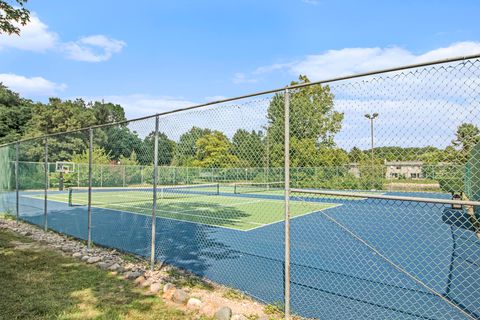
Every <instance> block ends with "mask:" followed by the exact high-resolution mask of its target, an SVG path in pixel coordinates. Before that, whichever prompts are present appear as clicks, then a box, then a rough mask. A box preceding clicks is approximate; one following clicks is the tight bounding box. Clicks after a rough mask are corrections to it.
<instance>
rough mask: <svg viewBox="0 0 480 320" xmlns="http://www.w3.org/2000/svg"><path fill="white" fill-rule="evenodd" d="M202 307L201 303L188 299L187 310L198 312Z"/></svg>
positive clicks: (195, 299)
mask: <svg viewBox="0 0 480 320" xmlns="http://www.w3.org/2000/svg"><path fill="white" fill-rule="evenodd" d="M201 306H202V301H200V300H199V299H197V298H190V299H188V302H187V308H188V309H190V310H200V307H201Z"/></svg>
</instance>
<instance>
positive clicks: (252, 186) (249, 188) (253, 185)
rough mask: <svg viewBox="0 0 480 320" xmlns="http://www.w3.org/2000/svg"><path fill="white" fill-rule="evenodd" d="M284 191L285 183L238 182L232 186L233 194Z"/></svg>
mask: <svg viewBox="0 0 480 320" xmlns="http://www.w3.org/2000/svg"><path fill="white" fill-rule="evenodd" d="M284 189H285V182H283V181H281V182H239V183H234V184H233V190H234V191H233V192H234V193H236V194H241V193H257V192H269V191H278V190H284Z"/></svg>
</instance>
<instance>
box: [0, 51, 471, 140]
mask: <svg viewBox="0 0 480 320" xmlns="http://www.w3.org/2000/svg"><path fill="white" fill-rule="evenodd" d="M478 58H480V53H478V54H474V55H467V56H461V57H454V58H449V59H442V60H433V61H428V62H424V63H417V64H410V65H404V66H400V67H395V68H387V69H381V70H375V71H370V72H364V73H357V74H353V75H348V76H343V77H336V78H330V79H324V80H320V81H315V82H309V83H301V84H297V85H293V86H287V87H283V88H277V89H271V90H265V91H258V92H255V93H251V94H246V95H242V96H237V97H233V98H227V99H221V100H215V101H211V102H207V103H202V104H197V105H192V106H190V107H186V108H180V109H175V110H171V111H166V112H162V113H157V114H153V115H149V116H144V117H140V118H134V119H129V120H124V121H118V122H111V123H105V124H100V125H94V126H91V127H90V128H102V127H106V126H114V125H125V124H128V123H130V122H134V121H140V120H145V119H151V118H154V117H157V116H164V115H168V114H172V113H178V112H183V111H188V110H193V109H199V108H203V107H207V106H212V105H217V104H221V103H226V102H232V101H236V100H241V99H246V98H253V97H257V96H261V95H265V94H271V93H278V92H281V91H283V90H285V89H290V90H291V89H299V88H303V87H308V86H314V85H319V84H325V83H332V82H337V81H342V80H349V79H355V78H360V77H366V76H373V75H377V74H382V73H387V72H395V71H402V70H408V69H413V68H420V67H427V66H431V65H436V64H444V63H451V62H457V61H462V60H470V59H478ZM88 129H89V128H81V129H76V130H72V131H65V132H58V133H51V134H48V135H44V136H38V137H32V138H26V139H21V140H18V141H14V142H9V143H6V144H2V145H0V147H3V146H7V145H12V144H14V143H16V142H25V141H31V140H35V139H42V138H45V137H54V136H58V135H61V134H66V133H76V132H80V131H85V130H88Z"/></svg>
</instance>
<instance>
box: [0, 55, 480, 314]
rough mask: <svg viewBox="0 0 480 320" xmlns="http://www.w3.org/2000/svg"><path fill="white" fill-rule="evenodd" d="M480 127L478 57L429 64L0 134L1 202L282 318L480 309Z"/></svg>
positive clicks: (29, 218)
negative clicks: (39, 132) (98, 121)
mask: <svg viewBox="0 0 480 320" xmlns="http://www.w3.org/2000/svg"><path fill="white" fill-rule="evenodd" d="M479 127H480V57H479V56H470V57H464V58H457V59H449V60H443V61H434V62H428V63H424V64H418V65H413V66H408V67H402V68H394V69H389V70H382V71H376V72H371V73H365V74H361V75H355V76H350V77H341V78H335V79H330V80H325V81H320V82H315V83H302V84H299V85H293V86H289V87H286V88H281V89H275V90H270V91H265V92H259V93H254V94H249V95H245V96H242V97H237V98H233V99H225V100H222V101H217V102H212V103H207V104H202V105H197V106H193V107H189V108H185V109H180V110H175V111H169V112H165V113H161V114H156V115H152V116H149V117H142V118H139V119H133V120H128V121H125V122H119V123H113V124H104V125H99V126H93V127H91V128H82V129H79V130H74V131H71V132H66V133H56V134H52V135H47V136H44V137H35V138H28V139H24V140H20V141H18V142H15V143H12V144H7V145H3V146H0V173H2V178H1V181H0V187H1V188H0V195H1V197H0V200H1V206H2V209H3V211H6V212H7V213H10V214H12V215H15V216H16V218H17V219H18V220H23V221H26V222H29V223H32V224H36V225H38V226H39V227H42V228H44V229H45V230H47V229H50V230H55V231H58V232H62V233H65V234H68V235H70V236H74V237H77V238H80V239H84V240H87V242H88V247H89V248H90V247H91V245H92V244H93V243H95V244H97V245H102V246H107V247H112V248H117V249H119V250H122V251H126V252H131V253H134V254H137V255H140V256H143V257H145V258H146V259H149V260H150V264H151V267H152V268H155V267H158V266H160V265H161V264H163V263H168V264H172V265H175V266H177V267H179V268H184V269H187V270H189V271H191V272H193V273H195V274H198V275H201V276H205V277H207V278H210V279H212V280H214V281H217V282H220V283H222V284H225V285H228V286H232V287H235V288H237V289H240V290H242V291H244V292H245V293H247V294H249V295H251V296H253V297H255V298H257V299H259V300H260V301H263V302H265V303H268V304H275V305H278V306H279V308H281V309H282V310H283V312H284V313H285V318H286V319H289V318H290V317H291V315H297V316H299V317H300V316H301V317H305V318H321V319H478V318H480V223H479V218H480V215H479V213H478V212H479V211H478V208H479V205H480V129H479ZM57 162H68V163H74V167H72V170H66V171H63V170H62V168H60V169H59V166H58V165H57V164H58V163H57ZM60 167H61V166H60ZM452 195H455V198H453V199H452Z"/></svg>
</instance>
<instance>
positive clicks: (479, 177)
mask: <svg viewBox="0 0 480 320" xmlns="http://www.w3.org/2000/svg"><path fill="white" fill-rule="evenodd" d="M465 194H466V196H467V197H468V199H470V200H474V201H479V200H480V143H477V144H476V145H475V146H474V147H473V148H472V151H471V152H470V158H469V159H468V161H467V163H466V165H465ZM475 213H476V214H477V217H480V208H478V207H476V208H475Z"/></svg>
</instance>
